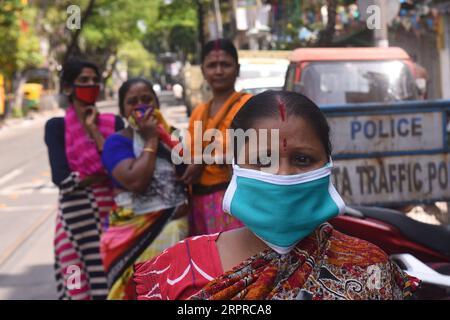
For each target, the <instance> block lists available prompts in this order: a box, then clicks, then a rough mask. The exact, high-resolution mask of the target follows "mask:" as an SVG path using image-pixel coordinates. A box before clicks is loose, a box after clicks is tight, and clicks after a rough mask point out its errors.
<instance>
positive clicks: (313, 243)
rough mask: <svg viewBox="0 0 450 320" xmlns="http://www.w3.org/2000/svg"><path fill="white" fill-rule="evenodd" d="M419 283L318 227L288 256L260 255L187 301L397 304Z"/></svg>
mask: <svg viewBox="0 0 450 320" xmlns="http://www.w3.org/2000/svg"><path fill="white" fill-rule="evenodd" d="M419 282H420V281H419V280H418V279H416V278H414V277H410V276H408V275H406V274H405V273H404V272H403V271H402V270H400V268H399V267H398V266H397V265H395V264H394V263H393V262H391V261H389V258H388V257H387V255H386V254H385V253H384V252H383V251H382V250H381V249H379V248H378V247H376V246H375V245H373V244H371V243H368V242H366V241H364V240H360V239H357V238H352V237H349V236H346V235H344V234H342V233H340V232H338V231H336V230H334V229H333V227H332V226H331V225H329V224H323V225H321V226H320V227H319V228H318V229H317V230H316V231H315V232H314V233H313V234H312V235H311V236H309V237H308V238H306V239H304V240H302V241H301V242H300V243H299V245H297V247H296V248H295V249H294V250H292V251H291V252H290V253H288V254H285V255H280V254H278V253H276V252H274V251H272V250H266V251H264V252H261V253H260V254H258V255H255V256H253V257H251V258H250V259H248V260H247V261H244V262H243V263H241V264H240V265H238V266H237V267H235V268H233V270H231V271H228V272H226V273H224V274H223V275H222V276H220V277H217V278H216V279H214V280H213V281H211V282H210V283H208V284H207V285H206V286H205V287H204V288H203V289H202V290H200V291H199V292H198V293H196V294H194V295H193V296H191V299H192V300H199V299H207V300H272V299H273V300H372V299H375V300H403V299H409V298H411V297H412V296H413V293H414V291H415V290H416V289H417V287H418V285H419Z"/></svg>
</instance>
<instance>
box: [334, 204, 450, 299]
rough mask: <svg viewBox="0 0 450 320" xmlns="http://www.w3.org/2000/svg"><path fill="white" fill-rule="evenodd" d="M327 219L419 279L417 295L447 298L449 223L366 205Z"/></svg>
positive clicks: (449, 293)
mask: <svg viewBox="0 0 450 320" xmlns="http://www.w3.org/2000/svg"><path fill="white" fill-rule="evenodd" d="M330 223H331V224H332V225H333V226H334V227H335V228H336V229H337V230H338V231H340V232H343V233H345V234H347V235H350V236H353V237H357V238H360V239H364V240H367V241H369V242H371V243H373V244H375V245H377V246H378V247H380V248H381V249H383V250H384V251H385V252H386V253H387V254H388V255H389V256H390V258H391V259H392V260H393V261H394V262H396V263H397V264H398V265H399V266H400V268H402V269H403V270H404V271H405V272H406V273H407V274H409V275H411V276H414V277H417V278H418V279H420V280H421V281H422V283H421V287H420V288H419V290H418V292H417V295H416V298H417V299H427V300H428V299H433V300H434V299H450V226H437V225H430V224H426V223H422V222H420V221H417V220H414V219H411V218H409V217H408V216H406V215H404V214H403V213H401V212H399V211H396V210H392V209H387V208H379V207H365V206H351V207H347V208H346V211H345V213H344V214H343V215H340V216H338V217H336V218H334V219H332V220H331V221H330Z"/></svg>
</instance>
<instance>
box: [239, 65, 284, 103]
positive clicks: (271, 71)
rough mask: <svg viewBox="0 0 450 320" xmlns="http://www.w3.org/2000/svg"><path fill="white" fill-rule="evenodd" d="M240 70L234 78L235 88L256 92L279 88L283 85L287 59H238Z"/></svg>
mask: <svg viewBox="0 0 450 320" xmlns="http://www.w3.org/2000/svg"><path fill="white" fill-rule="evenodd" d="M239 62H240V64H241V70H240V73H239V77H238V78H237V80H236V90H237V91H245V92H248V93H252V94H258V93H261V92H263V91H266V90H270V89H271V90H281V89H283V86H284V80H285V76H286V70H287V68H288V65H289V61H288V60H287V59H273V58H271V59H269V58H248V59H240V61H239Z"/></svg>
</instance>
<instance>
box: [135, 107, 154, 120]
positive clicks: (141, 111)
mask: <svg viewBox="0 0 450 320" xmlns="http://www.w3.org/2000/svg"><path fill="white" fill-rule="evenodd" d="M149 109H150V110H151V111H150V113H152V112H153V109H154V106H151V105H148V104H140V105H138V106H137V107H135V108H133V115H134V117H135V118H136V119H137V120H140V119H142V118H143V117H144V115H145V113H146V112H147V110H149Z"/></svg>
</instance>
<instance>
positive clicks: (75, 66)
mask: <svg viewBox="0 0 450 320" xmlns="http://www.w3.org/2000/svg"><path fill="white" fill-rule="evenodd" d="M84 68H89V69H93V70H94V71H95V73H96V74H97V76H98V77H100V71H99V70H98V67H97V66H96V65H95V64H94V63H92V62H89V61H85V60H80V59H71V60H69V61H67V62H66V63H65V64H64V66H63V69H62V71H61V88H63V87H65V86H72V85H73V83H74V82H75V80H76V79H77V77H78V76H79V75H80V74H81V72H82V71H83V69H84Z"/></svg>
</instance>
